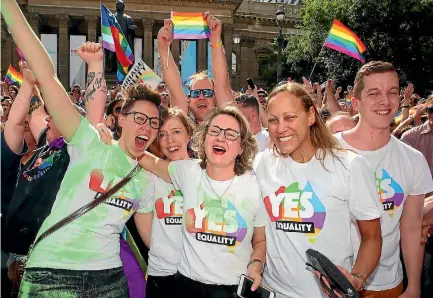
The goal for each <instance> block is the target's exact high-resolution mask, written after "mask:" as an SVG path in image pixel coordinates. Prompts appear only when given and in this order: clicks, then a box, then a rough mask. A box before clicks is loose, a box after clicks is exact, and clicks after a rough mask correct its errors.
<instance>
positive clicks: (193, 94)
mask: <svg viewBox="0 0 433 298" xmlns="http://www.w3.org/2000/svg"><path fill="white" fill-rule="evenodd" d="M201 93H203V96H204V97H205V98H211V97H212V96H213V95H214V91H213V90H212V89H195V90H191V91H190V92H189V97H191V98H199V97H200V94H201Z"/></svg>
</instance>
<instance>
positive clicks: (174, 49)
mask: <svg viewBox="0 0 433 298" xmlns="http://www.w3.org/2000/svg"><path fill="white" fill-rule="evenodd" d="M171 54H172V55H173V59H174V62H176V65H177V67H179V63H180V40H179V39H175V40H173V42H172V43H171Z"/></svg>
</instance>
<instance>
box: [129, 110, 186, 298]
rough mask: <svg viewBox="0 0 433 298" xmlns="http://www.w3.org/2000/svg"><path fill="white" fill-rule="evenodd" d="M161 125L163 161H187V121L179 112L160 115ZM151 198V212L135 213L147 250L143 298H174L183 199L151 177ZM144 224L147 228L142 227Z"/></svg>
mask: <svg viewBox="0 0 433 298" xmlns="http://www.w3.org/2000/svg"><path fill="white" fill-rule="evenodd" d="M161 119H162V120H163V121H164V125H163V126H162V127H161V130H160V131H159V134H158V140H157V141H158V142H159V146H160V149H161V151H162V153H164V155H165V156H166V158H167V160H169V161H174V160H188V159H189V157H188V148H187V146H188V142H189V141H190V139H191V136H192V134H193V132H194V125H193V123H192V121H191V120H190V119H189V117H188V116H187V115H186V114H185V113H184V112H182V110H180V109H179V108H169V109H168V110H164V111H163V112H162V117H161ZM154 182H155V198H154V200H153V201H152V202H151V203H152V205H151V206H149V207H150V208H151V209H152V212H149V213H136V214H135V215H134V218H136V217H141V219H140V220H139V221H138V223H140V224H139V225H137V228H138V231H139V233H140V236H141V238H142V239H143V241H144V243H145V244H146V246H147V247H149V248H150V250H149V260H148V267H147V274H148V277H147V285H146V297H147V298H165V297H175V296H176V295H177V293H176V287H175V286H174V285H175V279H174V276H175V274H176V272H177V265H178V263H179V260H180V253H181V248H182V229H181V227H182V215H183V197H182V192H180V191H179V190H178V189H177V188H176V187H175V186H174V185H173V184H171V183H167V182H165V181H164V180H162V179H161V178H158V177H155V181H154ZM144 223H148V224H144Z"/></svg>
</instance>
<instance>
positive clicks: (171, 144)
mask: <svg viewBox="0 0 433 298" xmlns="http://www.w3.org/2000/svg"><path fill="white" fill-rule="evenodd" d="M189 140H190V137H189V135H188V132H187V129H186V127H185V126H184V125H183V123H182V121H181V120H180V119H179V118H178V117H176V116H172V117H170V118H168V119H167V120H165V122H164V125H163V126H162V127H161V130H160V131H159V146H160V147H161V150H162V152H163V153H164V155H165V156H167V158H168V159H169V160H172V161H174V160H182V159H188V147H187V146H188V142H189Z"/></svg>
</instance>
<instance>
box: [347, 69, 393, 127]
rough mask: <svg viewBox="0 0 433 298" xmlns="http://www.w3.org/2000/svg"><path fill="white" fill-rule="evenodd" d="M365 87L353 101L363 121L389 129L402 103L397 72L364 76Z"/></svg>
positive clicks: (369, 124)
mask: <svg viewBox="0 0 433 298" xmlns="http://www.w3.org/2000/svg"><path fill="white" fill-rule="evenodd" d="M363 85H364V88H363V89H362V91H361V93H360V96H358V97H359V98H356V97H355V99H354V100H353V101H352V105H353V108H354V109H355V110H357V111H359V114H360V115H361V118H360V119H361V120H360V121H362V123H364V124H365V125H368V126H369V127H371V128H373V129H387V130H389V126H390V123H391V122H392V119H393V118H394V115H395V113H396V112H397V109H398V106H399V104H400V98H399V85H398V75H397V73H396V72H384V73H372V74H370V75H368V76H364V78H363Z"/></svg>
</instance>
